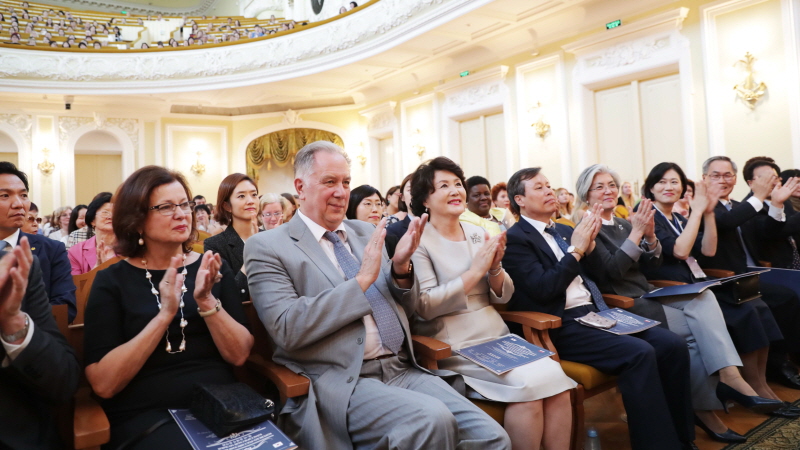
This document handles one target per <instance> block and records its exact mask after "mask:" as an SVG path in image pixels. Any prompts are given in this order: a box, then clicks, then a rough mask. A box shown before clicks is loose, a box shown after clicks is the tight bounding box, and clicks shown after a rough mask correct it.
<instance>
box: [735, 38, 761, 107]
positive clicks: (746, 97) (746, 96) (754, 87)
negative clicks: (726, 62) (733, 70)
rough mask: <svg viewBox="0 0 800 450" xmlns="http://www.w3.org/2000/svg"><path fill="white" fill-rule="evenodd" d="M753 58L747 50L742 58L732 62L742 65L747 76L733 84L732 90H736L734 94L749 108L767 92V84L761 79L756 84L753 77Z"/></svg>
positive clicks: (754, 105)
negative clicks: (738, 82) (740, 81)
mask: <svg viewBox="0 0 800 450" xmlns="http://www.w3.org/2000/svg"><path fill="white" fill-rule="evenodd" d="M755 60H756V58H755V57H754V56H753V55H751V54H750V52H747V53H745V54H744V59H740V60H739V61H736V63H735V64H734V66H736V65H739V64H741V65H744V70H745V71H746V72H747V76H746V77H745V79H744V81H743V82H742V83H741V84H737V85H736V86H734V87H733V90H734V91H736V95H737V96H738V97H739V98H740V99H742V100H743V101H744V103H745V104H746V105H747V107H748V108H750V109H755V108H756V103H758V101H759V100H761V97H763V96H764V94H766V93H767V85H766V84H765V83H764V82H763V81H762V82H760V83H758V84H756V81H755V78H754V77H753V74H754V73H755V71H754V70H753V63H754V62H755Z"/></svg>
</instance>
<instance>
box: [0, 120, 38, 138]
mask: <svg viewBox="0 0 800 450" xmlns="http://www.w3.org/2000/svg"><path fill="white" fill-rule="evenodd" d="M0 123H7V124H9V125H11V126H12V127H14V129H16V130H17V131H18V132H19V134H20V135H21V136H22V137H23V138H24V139H25V143H26V144H28V146H30V145H31V133H32V130H33V119H32V118H31V116H29V115H26V114H0Z"/></svg>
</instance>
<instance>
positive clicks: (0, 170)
mask: <svg viewBox="0 0 800 450" xmlns="http://www.w3.org/2000/svg"><path fill="white" fill-rule="evenodd" d="M4 174H9V175H14V176H15V177H17V178H19V179H20V180H22V184H24V185H25V190H28V191H29V190H30V188H29V187H28V176H27V175H25V172H23V171H21V170H19V169H17V166H15V165H14V163H12V162H8V161H0V175H4Z"/></svg>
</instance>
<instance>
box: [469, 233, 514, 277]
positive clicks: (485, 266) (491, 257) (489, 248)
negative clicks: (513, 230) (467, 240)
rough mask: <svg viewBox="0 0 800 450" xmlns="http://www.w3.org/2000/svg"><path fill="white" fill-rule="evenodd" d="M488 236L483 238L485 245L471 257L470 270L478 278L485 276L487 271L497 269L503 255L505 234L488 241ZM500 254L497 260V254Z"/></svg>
mask: <svg viewBox="0 0 800 450" xmlns="http://www.w3.org/2000/svg"><path fill="white" fill-rule="evenodd" d="M488 237H489V235H488V234H487V235H486V236H485V238H486V239H485V242H486V243H485V244H483V246H481V248H480V249H479V250H478V251H477V253H475V256H473V257H472V265H471V266H470V270H472V271H474V272H475V273H477V274H480V276H483V275H485V274H486V272H488V271H489V269H491V268H493V267H497V265H499V264H500V260H502V258H503V255H504V254H505V245H506V233H505V232H503V233H500V234H498V235H497V236H495V237H493V238H491V239H488ZM498 252H500V258H499V259H498V258H497V253H498Z"/></svg>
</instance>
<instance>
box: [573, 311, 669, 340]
mask: <svg viewBox="0 0 800 450" xmlns="http://www.w3.org/2000/svg"><path fill="white" fill-rule="evenodd" d="M597 315H599V316H602V317H605V318H607V319H611V320H616V321H617V324H616V325H614V326H613V327H611V328H597V329H598V330H603V331H608V332H609V333H613V334H634V333H638V332H640V331H644V330H647V329H650V328H653V327H654V326H656V325H660V324H661V322H659V321H657V320H653V319H648V318H646V317H642V316H637V315H636V314H634V313H632V312H628V311H625V310H624V309H619V308H612V309H607V310H605V311H598V312H597ZM578 319H580V317H578ZM578 319H575V320H578ZM578 323H580V324H581V325H584V326H589V325H586V324H584V323H583V322H581V321H580V320H578ZM591 328H595V327H591Z"/></svg>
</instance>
